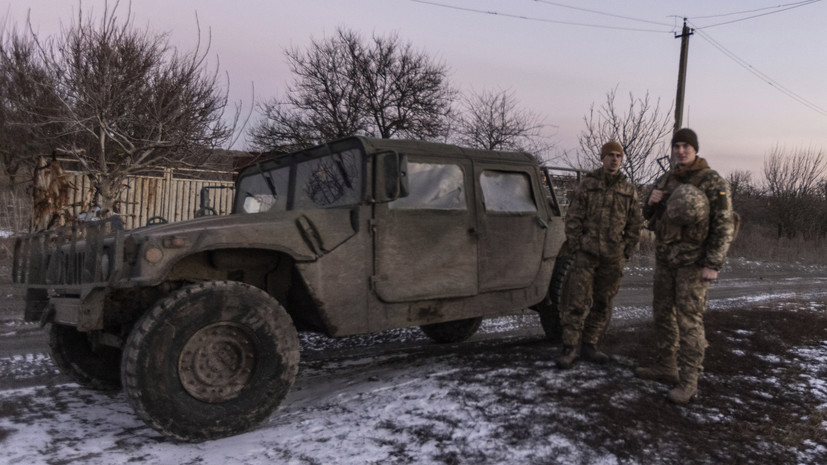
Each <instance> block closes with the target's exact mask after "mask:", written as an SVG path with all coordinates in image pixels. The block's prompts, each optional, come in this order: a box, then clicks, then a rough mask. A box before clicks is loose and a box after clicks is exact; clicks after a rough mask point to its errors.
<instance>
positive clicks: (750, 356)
mask: <svg viewBox="0 0 827 465" xmlns="http://www.w3.org/2000/svg"><path fill="white" fill-rule="evenodd" d="M823 292H824V291H823V290H818V289H815V290H813V291H812V292H811V293H801V292H795V293H793V295H789V296H785V295H778V294H773V293H772V292H768V293H760V292H752V293H751V294H750V295H741V296H740V297H737V298H736V297H732V298H729V297H724V298H721V299H718V300H714V301H713V302H711V305H710V307H711V309H712V310H711V311H710V312H709V314H708V317H707V318H708V325H707V327H708V334H707V337H708V338H709V340H710V349H709V351H708V353H707V359H708V360H707V373H705V376H704V378H703V379H702V382H701V391H702V393H701V398H700V400H699V401H698V402H696V403H694V404H691V405H690V406H689V407H678V406H674V405H672V404H670V403H669V402H668V401H666V400H665V393H666V390H667V389H668V388H667V387H666V386H663V385H659V384H657V383H653V382H647V381H642V380H639V379H637V378H635V377H634V376H633V375H632V369H633V367H634V366H635V365H636V364H637V363H638V362H639V361H641V360H642V359H645V357H647V356H648V355H650V354H649V349H648V347H650V346H649V345H648V344H649V343H650V342H651V337H652V336H651V334H650V332H649V330H648V325H646V324H640V318H641V315H645V313H646V308H647V307H646V306H635V305H627V306H620V307H619V308H618V309H617V310H616V319H615V323H616V324H615V325H613V327H612V330H611V331H610V332H609V333H608V334H607V337H606V340H605V344H604V347H605V348H607V349H608V350H609V351H610V352H611V353H613V354H614V360H613V361H612V363H610V364H609V365H605V366H594V365H589V364H586V363H579V364H577V365H575V367H574V368H573V369H571V370H568V371H559V370H557V369H555V368H554V366H553V359H554V357H555V356H556V354H557V352H558V350H559V349H558V347H556V346H554V345H551V344H548V343H547V342H546V341H545V340H544V339H543V337H542V334H541V330H540V328H539V323H538V322H537V318H536V316H533V315H531V316H519V317H507V318H499V319H495V320H488V321H486V322H485V323H484V325H483V328H482V329H481V331H480V333H479V334H477V335H476V336H474V338H472V339H471V340H470V341H468V342H465V343H461V344H449V345H436V344H432V343H430V342H428V341H426V340H425V338H424V336H422V335H421V333H420V332H419V331H418V330H416V329H404V330H395V331H389V332H386V333H382V334H380V335H376V336H363V337H353V338H345V339H340V340H330V339H327V338H324V337H321V336H303V337H302V359H303V360H302V363H301V366H300V371H299V376H298V379H297V381H296V385H295V386H294V388H293V390H292V391H291V393H290V394H289V395H288V397H287V399H286V400H285V402H284V403H283V404H282V406H281V407H280V408H279V409H278V410H277V411H276V413H274V414H273V415H272V416H271V417H270V418H269V419H268V420H267V421H265V422H264V423H263V424H261V425H259V426H258V427H257V428H256V429H255V430H253V431H251V432H249V433H246V434H242V435H238V436H235V437H230V438H225V439H221V440H216V441H209V442H205V443H201V444H182V443H176V442H172V441H169V440H167V439H165V438H164V437H162V436H161V435H160V434H158V433H157V432H155V431H154V430H152V429H150V428H149V427H147V426H146V425H144V424H143V423H142V422H141V421H140V420H139V419H138V418H137V417H136V416H135V415H134V413H133V412H132V410H131V408H130V406H129V405H128V403H127V401H126V398H125V396H124V395H123V394H122V393H100V392H95V391H91V390H87V389H83V388H80V387H79V386H77V385H76V384H74V383H71V382H69V381H67V380H66V378H65V377H63V376H62V375H59V374H58V372H57V370H56V369H55V367H54V365H53V364H52V363H51V361H50V360H49V358H48V356H47V355H45V353H43V352H42V351H34V352H33V353H26V354H15V355H9V356H5V357H0V464H50V465H54V464H69V463H81V464H101V465H104V464H105V465H109V464H116V463H138V464H204V465H209V464H220V465H233V464H374V463H375V464H380V463H381V464H500V463H508V464H547V463H582V464H607V465H609V464H621V463H641V464H643V463H645V464H648V463H801V464H823V463H827V366H825V363H824V360H827V299H825V297H824V294H823ZM624 321H628V322H630V323H629V324H626V323H624ZM26 331H32V329H31V328H30V325H27V324H21V323H20V322H19V321H16V320H6V321H3V322H2V325H0V344H5V343H6V341H8V340H9V338H13V337H16V336H15V335H18V334H21V333H24V332H26ZM12 380H14V382H11V381H12ZM27 380H32V381H31V382H27ZM20 386H25V387H20Z"/></svg>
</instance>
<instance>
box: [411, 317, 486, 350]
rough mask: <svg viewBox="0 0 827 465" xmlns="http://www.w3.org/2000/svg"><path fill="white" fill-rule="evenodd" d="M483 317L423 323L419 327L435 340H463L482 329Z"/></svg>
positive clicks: (445, 342)
mask: <svg viewBox="0 0 827 465" xmlns="http://www.w3.org/2000/svg"><path fill="white" fill-rule="evenodd" d="M481 324H482V317H476V318H466V319H464V320H455V321H446V322H444V323H433V324H430V325H422V326H420V327H419V328H420V329H422V332H423V333H425V335H426V336H428V337H429V338H431V340H433V341H434V342H439V343H443V344H447V343H452V342H462V341H464V340H466V339H468V338H469V337H471V336H473V335H474V333H476V332H477V330H478V329H480V325H481Z"/></svg>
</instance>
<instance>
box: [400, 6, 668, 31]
mask: <svg viewBox="0 0 827 465" xmlns="http://www.w3.org/2000/svg"><path fill="white" fill-rule="evenodd" d="M410 1H412V2H414V3H420V4H423V5H431V6H436V7H440V8H447V9H451V10H458V11H465V12H469V13H477V14H484V15H491V16H500V17H504V18H512V19H521V20H524V21H534V22H540V23H551V24H563V25H567V26H579V27H589V28H595V29H610V30H617V31H633V32H656V33H660V34H663V33H667V32H669V33H671V32H672V31H671V30H669V31H667V30H655V29H643V28H633V27H622V26H607V25H603V24H588V23H578V22H574V21H561V20H556V19H547V18H537V17H533V16H525V15H516V14H512V13H503V12H500V11H494V10H480V9H477V8H468V7H462V6H457V5H448V4H445V3H440V2H436V1H429V0H410ZM664 25H665V24H664Z"/></svg>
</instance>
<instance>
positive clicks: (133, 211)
mask: <svg viewBox="0 0 827 465" xmlns="http://www.w3.org/2000/svg"><path fill="white" fill-rule="evenodd" d="M66 175H67V177H68V178H69V179H68V180H69V182H70V183H71V186H73V188H72V189H70V199H69V205H71V207H70V209H69V213H70V214H71V216H73V217H75V218H78V217H82V215H83V214H84V213H85V212H84V210H85V208H88V207H86V206H88V205H89V204H90V200H91V199H90V196H91V192H92V186H91V182H90V181H89V178H87V177H86V176H85V175H83V174H82V173H78V172H73V171H69V172H66ZM232 175H233V173H231V172H219V171H207V170H189V169H186V170H183V169H173V168H164V169H163V173H162V174H161V175H160V176H130V177H129V178H127V181H126V188H125V189H124V190H123V191H122V193H121V197H120V213H119V214H120V216H121V218H122V219H123V221H124V227H126V229H133V228H138V227H141V226H145V225H146V224H147V223H148V222H150V221H153V222H154V221H160V220H159V219H161V218H162V219H163V220H165V221H167V222H170V223H172V222H176V221H184V220H189V219H192V218H195V217H197V216H202V215H204V214H217V215H227V214H229V213H230V212H231V211H232V208H233V186H234V183H233V182H232V181H227V180H221V179H232ZM195 177H197V178H199V179H192V178H195ZM202 178H207V179H202ZM210 178H212V179H210ZM216 178H217V179H216ZM204 188H207V189H206V191H205V194H204V195H205V199H206V200H207V205H206V206H207V207H209V208H208V209H206V210H201V203H200V201H201V196H202V190H203V189H204ZM199 210H201V211H199Z"/></svg>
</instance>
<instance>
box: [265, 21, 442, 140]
mask: <svg viewBox="0 0 827 465" xmlns="http://www.w3.org/2000/svg"><path fill="white" fill-rule="evenodd" d="M285 55H286V57H287V62H288V63H289V65H290V70H291V72H292V73H293V74H294V79H293V81H292V82H291V83H290V84H288V86H287V92H286V97H284V98H281V99H280V98H274V99H271V100H270V101H267V102H265V103H262V104H260V105H259V110H260V112H261V114H262V116H263V118H262V120H261V121H260V123H259V124H258V125H257V126H254V127H253V128H252V129H251V130H250V138H251V144H252V145H253V147H254V148H256V149H259V150H282V151H289V150H295V149H300V148H304V147H307V146H310V145H314V144H318V143H321V142H325V141H327V140H330V139H335V138H338V137H344V136H349V135H354V134H361V135H369V136H373V137H381V138H392V137H412V138H421V139H435V138H439V137H444V134H445V131H446V127H447V120H448V116H449V114H450V108H451V102H452V100H453V98H454V94H455V91H454V90H453V89H452V88H451V87H450V86H449V85H448V81H447V75H448V69H447V67H446V66H445V65H443V64H440V63H436V62H434V61H433V60H431V59H430V58H429V57H428V56H427V55H426V54H425V53H422V52H417V51H415V50H413V47H412V46H411V45H410V44H403V43H402V42H401V41H400V40H399V38H398V36H396V35H391V36H388V37H378V36H373V37H372V40H371V42H369V43H365V42H363V41H362V39H361V37H360V36H359V35H358V34H356V33H354V32H352V31H349V30H346V29H341V28H340V29H338V30H337V32H336V35H335V36H334V37H332V38H329V39H326V40H322V41H316V40H313V41H312V42H311V44H310V46H309V47H308V48H307V49H306V50H300V49H298V48H292V49H289V50H287V51H286V52H285Z"/></svg>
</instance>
